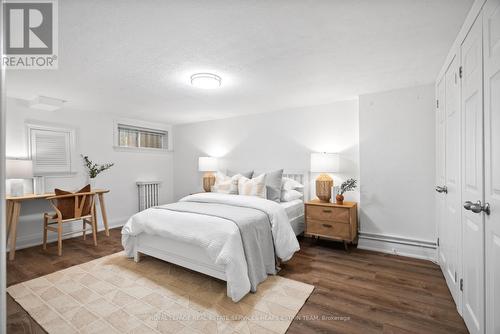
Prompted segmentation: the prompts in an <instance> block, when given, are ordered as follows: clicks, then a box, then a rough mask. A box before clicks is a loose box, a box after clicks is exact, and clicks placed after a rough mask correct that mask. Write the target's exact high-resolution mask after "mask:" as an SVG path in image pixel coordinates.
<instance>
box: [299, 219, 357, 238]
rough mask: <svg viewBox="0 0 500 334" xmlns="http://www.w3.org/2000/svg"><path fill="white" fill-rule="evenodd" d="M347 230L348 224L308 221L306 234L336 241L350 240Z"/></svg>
mask: <svg viewBox="0 0 500 334" xmlns="http://www.w3.org/2000/svg"><path fill="white" fill-rule="evenodd" d="M349 228H350V225H349V224H343V223H335V222H327V221H317V220H308V221H307V231H306V232H307V233H311V234H319V235H323V236H327V237H332V238H337V239H350V237H351V236H350V233H349Z"/></svg>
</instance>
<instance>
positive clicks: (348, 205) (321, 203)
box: [305, 198, 357, 208]
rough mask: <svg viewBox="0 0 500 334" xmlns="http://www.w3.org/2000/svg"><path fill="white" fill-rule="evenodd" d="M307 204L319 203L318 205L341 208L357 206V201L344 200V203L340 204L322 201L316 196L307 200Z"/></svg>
mask: <svg viewBox="0 0 500 334" xmlns="http://www.w3.org/2000/svg"><path fill="white" fill-rule="evenodd" d="M305 204H306V205H318V206H330V207H340V208H352V207H355V206H357V203H356V202H344V204H342V205H339V204H337V203H329V202H321V201H320V200H319V199H317V198H315V199H312V200H310V201H307V202H305Z"/></svg>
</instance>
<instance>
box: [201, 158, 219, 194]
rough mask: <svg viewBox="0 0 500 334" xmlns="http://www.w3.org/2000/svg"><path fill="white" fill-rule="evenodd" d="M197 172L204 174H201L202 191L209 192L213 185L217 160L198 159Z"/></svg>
mask: <svg viewBox="0 0 500 334" xmlns="http://www.w3.org/2000/svg"><path fill="white" fill-rule="evenodd" d="M198 170H199V171H200V172H205V174H203V190H205V191H206V192H210V191H211V189H212V186H213V185H214V183H215V175H214V172H215V171H217V158H214V157H199V158H198Z"/></svg>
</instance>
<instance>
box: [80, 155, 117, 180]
mask: <svg viewBox="0 0 500 334" xmlns="http://www.w3.org/2000/svg"><path fill="white" fill-rule="evenodd" d="M81 156H82V159H83V166H85V168H86V169H87V174H88V175H89V177H90V178H91V179H94V178H95V177H96V176H97V175H99V174H100V173H102V172H104V171H105V170H108V169H110V168H111V167H113V166H114V165H115V164H114V163H106V164H103V165H99V164H96V163H95V162H93V161H92V160H90V159H89V157H88V156H86V155H85V156H84V155H83V154H82V155H81Z"/></svg>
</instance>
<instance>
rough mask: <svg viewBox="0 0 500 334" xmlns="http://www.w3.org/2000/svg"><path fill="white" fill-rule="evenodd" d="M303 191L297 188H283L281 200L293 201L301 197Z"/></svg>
mask: <svg viewBox="0 0 500 334" xmlns="http://www.w3.org/2000/svg"><path fill="white" fill-rule="evenodd" d="M301 198H302V193H301V192H299V191H297V190H293V189H292V190H283V191H282V192H281V201H282V202H291V201H294V200H296V199H301Z"/></svg>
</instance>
